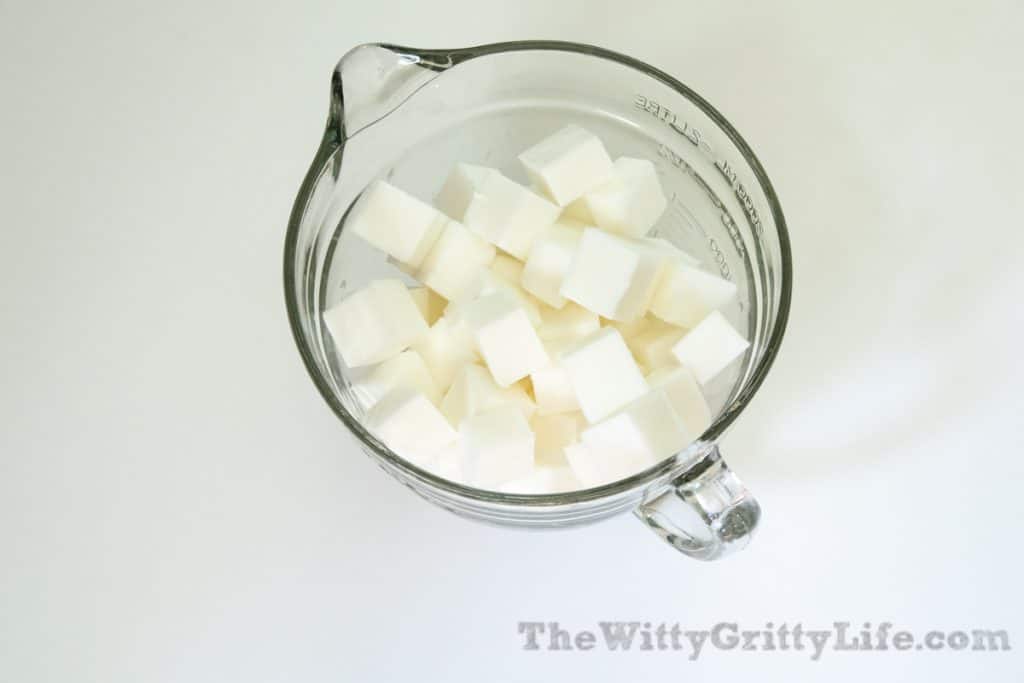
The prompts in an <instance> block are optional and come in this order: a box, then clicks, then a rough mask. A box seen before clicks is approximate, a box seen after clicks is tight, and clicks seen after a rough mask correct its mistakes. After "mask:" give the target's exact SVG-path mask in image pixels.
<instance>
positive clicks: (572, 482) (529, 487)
mask: <svg viewBox="0 0 1024 683" xmlns="http://www.w3.org/2000/svg"><path fill="white" fill-rule="evenodd" d="M581 488H583V486H582V484H580V481H579V479H577V478H576V475H575V474H573V472H572V469H571V468H570V467H569V466H568V465H559V466H552V465H537V466H535V467H534V468H533V469H532V470H531V471H530V473H529V474H527V475H526V476H525V477H520V478H518V479H513V480H511V481H507V482H505V483H504V484H502V485H501V486H499V487H498V490H499V491H501V492H502V493H518V494H522V495H543V494H550V493H566V492H568V491H576V490H578V489H581Z"/></svg>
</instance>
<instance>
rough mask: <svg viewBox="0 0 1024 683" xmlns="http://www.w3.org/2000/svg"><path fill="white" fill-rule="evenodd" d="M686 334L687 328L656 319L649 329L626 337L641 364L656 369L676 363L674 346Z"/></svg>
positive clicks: (630, 348) (634, 355)
mask: <svg viewBox="0 0 1024 683" xmlns="http://www.w3.org/2000/svg"><path fill="white" fill-rule="evenodd" d="M685 334H686V330H684V329H682V328H680V327H676V326H675V325H668V324H666V323H663V322H661V321H660V320H655V321H652V324H651V325H649V326H648V327H647V329H645V330H643V331H642V332H640V333H639V334H637V335H634V336H633V337H632V338H629V339H626V345H627V346H628V347H629V350H630V351H632V352H633V357H634V358H636V360H637V362H638V363H640V365H641V366H643V367H645V368H648V369H649V370H655V369H657V368H661V367H664V366H666V365H675V364H676V359H675V356H673V355H672V347H673V346H675V345H676V343H677V342H678V341H679V340H680V339H682V338H683V336H684V335H685Z"/></svg>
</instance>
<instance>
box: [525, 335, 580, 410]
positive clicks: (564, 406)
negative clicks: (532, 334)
mask: <svg viewBox="0 0 1024 683" xmlns="http://www.w3.org/2000/svg"><path fill="white" fill-rule="evenodd" d="M574 343H575V340H572V339H552V340H549V341H546V342H544V347H545V349H546V351H547V353H548V357H549V358H550V359H551V362H550V363H548V365H546V366H545V367H543V368H540V369H538V370H535V371H533V372H532V373H531V374H530V382H531V384H532V386H533V395H534V398H535V399H536V401H537V412H538V413H539V414H541V415H552V414H555V413H571V412H574V411H578V410H579V409H580V403H579V401H578V400H577V398H576V390H575V389H574V388H573V384H572V380H571V379H569V372H568V371H567V370H566V369H565V367H564V366H563V365H562V363H561V361H560V360H559V356H560V355H561V353H562V351H564V350H566V349H567V348H569V347H571V346H572V345H573V344H574Z"/></svg>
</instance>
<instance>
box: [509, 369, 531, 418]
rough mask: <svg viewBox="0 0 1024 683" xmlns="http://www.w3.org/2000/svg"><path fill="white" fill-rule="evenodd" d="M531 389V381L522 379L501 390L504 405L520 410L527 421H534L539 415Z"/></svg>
mask: <svg viewBox="0 0 1024 683" xmlns="http://www.w3.org/2000/svg"><path fill="white" fill-rule="evenodd" d="M530 388H531V387H530V380H528V379H522V380H519V381H518V382H516V383H515V384H513V385H512V386H510V387H506V388H504V389H502V390H501V400H502V403H503V404H511V405H514V406H515V407H517V408H519V412H520V413H522V414H523V417H525V418H526V419H527V420H532V419H533V417H534V415H536V413H537V403H536V401H534V400H533V395H532V393H531V391H530Z"/></svg>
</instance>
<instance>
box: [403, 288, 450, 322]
mask: <svg viewBox="0 0 1024 683" xmlns="http://www.w3.org/2000/svg"><path fill="white" fill-rule="evenodd" d="M409 296H411V297H412V300H413V303H415V304H416V308H418V309H420V315H422V316H423V320H424V321H425V322H426V323H427V325H433V324H434V323H436V322H437V321H438V319H439V318H440V317H441V314H443V313H444V307H445V306H447V305H448V302H447V301H445V300H444V299H443V298H442V297H441V296H439V295H438V294H435V293H434V292H432V291H431V290H430V289H429V288H428V287H410V288H409Z"/></svg>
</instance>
